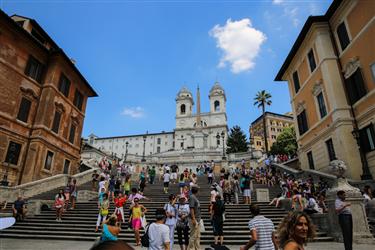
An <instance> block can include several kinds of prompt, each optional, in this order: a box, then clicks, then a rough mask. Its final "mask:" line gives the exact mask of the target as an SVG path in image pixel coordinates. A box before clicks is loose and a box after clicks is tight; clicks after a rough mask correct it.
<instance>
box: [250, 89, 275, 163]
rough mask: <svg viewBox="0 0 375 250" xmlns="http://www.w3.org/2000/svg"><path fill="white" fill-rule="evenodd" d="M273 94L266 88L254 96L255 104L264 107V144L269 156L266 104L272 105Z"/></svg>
mask: <svg viewBox="0 0 375 250" xmlns="http://www.w3.org/2000/svg"><path fill="white" fill-rule="evenodd" d="M271 97H272V96H271V94H270V93H267V92H266V91H265V90H262V91H258V93H257V94H256V96H255V98H254V101H255V102H254V106H258V108H260V107H262V113H263V137H264V146H265V147H266V155H267V156H268V141H267V129H266V119H265V117H264V116H265V112H266V105H271V104H272V101H271Z"/></svg>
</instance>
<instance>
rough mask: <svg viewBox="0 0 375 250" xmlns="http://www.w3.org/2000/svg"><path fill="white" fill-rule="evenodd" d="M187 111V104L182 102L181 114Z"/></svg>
mask: <svg viewBox="0 0 375 250" xmlns="http://www.w3.org/2000/svg"><path fill="white" fill-rule="evenodd" d="M185 112H186V106H185V104H182V105H181V106H180V113H181V115H184V114H185Z"/></svg>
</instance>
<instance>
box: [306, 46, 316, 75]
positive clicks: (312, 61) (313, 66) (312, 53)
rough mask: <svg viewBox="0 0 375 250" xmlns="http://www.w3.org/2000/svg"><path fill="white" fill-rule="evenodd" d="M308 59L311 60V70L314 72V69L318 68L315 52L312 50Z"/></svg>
mask: <svg viewBox="0 0 375 250" xmlns="http://www.w3.org/2000/svg"><path fill="white" fill-rule="evenodd" d="M307 57H308V59H309V64H310V70H311V72H313V71H314V69H315V68H316V62H315V57H314V51H313V50H312V49H311V50H310V52H309V53H308V54H307Z"/></svg>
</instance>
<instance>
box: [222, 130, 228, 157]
mask: <svg viewBox="0 0 375 250" xmlns="http://www.w3.org/2000/svg"><path fill="white" fill-rule="evenodd" d="M221 138H223V157H222V159H223V160H226V159H227V157H225V148H224V138H225V133H224V131H223V132H221Z"/></svg>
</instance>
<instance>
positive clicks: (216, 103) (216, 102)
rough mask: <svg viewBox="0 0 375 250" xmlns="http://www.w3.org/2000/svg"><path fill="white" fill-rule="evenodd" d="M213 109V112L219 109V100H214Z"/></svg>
mask: <svg viewBox="0 0 375 250" xmlns="http://www.w3.org/2000/svg"><path fill="white" fill-rule="evenodd" d="M214 110H215V112H218V111H220V102H219V101H215V102H214Z"/></svg>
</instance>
